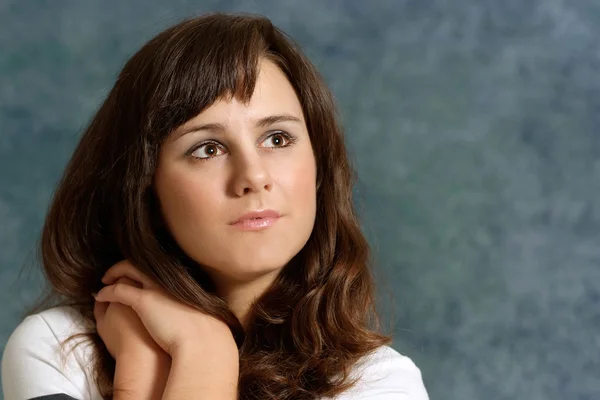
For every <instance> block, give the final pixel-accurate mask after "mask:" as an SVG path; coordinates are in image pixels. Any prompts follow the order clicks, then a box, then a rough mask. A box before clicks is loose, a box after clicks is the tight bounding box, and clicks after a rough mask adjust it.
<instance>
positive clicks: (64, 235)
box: [29, 13, 392, 400]
mask: <svg viewBox="0 0 600 400" xmlns="http://www.w3.org/2000/svg"><path fill="white" fill-rule="evenodd" d="M261 57H265V58H267V59H269V60H271V61H273V62H275V63H276V64H277V65H278V66H279V68H280V69H281V70H282V71H283V72H284V74H285V75H286V76H287V78H288V79H289V81H290V83H291V84H292V86H293V88H294V89H295V91H296V94H297V96H298V98H299V101H300V104H301V106H302V110H303V113H304V116H305V120H306V123H307V128H308V132H309V135H310V140H311V143H312V146H313V151H314V154H315V157H316V162H317V218H316V220H315V225H314V227H313V231H312V233H311V236H310V238H309V240H308V242H307V243H306V245H305V246H304V248H303V249H302V250H301V251H300V252H299V253H298V254H297V255H296V256H295V257H294V258H293V259H292V260H291V261H290V262H289V263H288V264H287V265H285V266H284V267H283V268H282V270H281V271H280V273H279V275H278V277H277V278H276V279H275V281H274V282H273V284H272V285H271V287H270V288H269V289H268V290H267V291H266V292H265V293H264V294H263V295H262V296H261V297H259V298H258V299H256V301H255V302H254V303H253V305H252V307H251V310H250V312H251V319H250V321H251V322H250V325H249V327H248V328H247V331H244V329H243V328H242V325H241V323H240V321H239V320H238V319H237V318H236V317H235V315H234V314H233V313H232V312H231V310H230V309H229V308H228V306H227V303H226V302H225V300H224V299H222V298H220V297H219V296H218V295H217V294H216V290H215V287H214V285H213V283H212V282H211V279H210V278H209V276H208V274H207V273H206V272H204V270H203V269H202V266H201V265H199V264H197V263H196V262H195V261H194V260H192V259H191V258H190V257H188V256H187V255H186V254H185V253H184V252H183V250H182V249H181V248H180V247H179V246H178V245H177V243H176V242H175V240H174V239H173V237H172V236H171V235H170V233H169V232H168V231H166V228H165V225H164V223H162V222H161V221H162V220H161V218H162V217H161V215H160V212H159V207H158V206H157V204H158V203H157V198H156V195H155V192H154V189H153V185H152V183H153V177H154V173H155V169H156V164H157V155H158V152H159V149H160V146H161V144H162V142H163V140H165V138H166V137H167V136H168V135H169V134H170V132H172V131H173V130H174V129H175V128H177V127H178V126H180V125H181V124H183V123H185V122H186V121H188V120H190V119H191V118H193V117H194V116H196V115H197V114H198V113H200V112H201V111H203V110H204V109H206V108H207V107H209V106H210V105H211V104H213V103H214V102H215V101H217V100H218V99H220V98H222V97H223V96H235V97H236V98H237V99H239V100H240V101H243V102H248V101H249V100H250V98H251V96H252V94H253V92H254V86H255V83H256V80H257V74H258V71H257V70H258V65H259V61H260V59H261ZM354 181H355V174H354V172H353V170H352V168H351V165H350V162H349V159H348V155H347V152H346V147H345V144H344V138H343V134H342V129H341V127H340V124H339V122H338V118H337V115H336V108H335V105H334V101H333V98H332V95H331V93H330V92H329V90H328V89H327V87H326V85H325V84H324V81H323V79H322V77H321V76H320V75H319V73H318V72H317V70H316V69H315V67H314V66H313V64H311V62H310V61H309V60H308V59H307V58H306V56H305V55H303V53H302V51H301V50H300V49H299V47H298V46H297V45H296V44H295V43H294V42H293V40H292V39H290V38H289V37H288V36H287V35H286V34H285V33H284V32H282V31H281V30H280V29H278V28H277V27H275V26H274V25H273V24H272V23H271V22H270V21H269V20H268V19H267V18H265V17H262V16H256V15H246V14H221V13H217V14H208V15H203V16H198V17H194V18H190V19H187V20H184V21H182V22H180V23H178V24H176V25H174V26H172V27H170V28H168V29H166V30H164V31H162V32H161V33H159V34H158V35H157V36H155V37H154V38H153V39H151V40H150V41H149V42H147V43H146V44H145V45H144V46H143V47H142V48H141V49H140V50H139V51H138V52H136V53H135V54H134V55H133V56H132V57H131V58H130V59H129V60H128V61H127V62H126V63H125V66H124V67H123V69H122V71H121V72H120V74H119V76H118V78H117V79H116V82H115V85H114V86H113V88H112V89H111V91H110V92H109V94H108V95H107V97H106V99H105V101H104V102H103V103H102V104H101V106H100V108H99V110H98V111H97V113H96V114H95V116H94V117H93V118H92V120H91V122H90V123H89V126H88V127H87V129H86V130H85V132H84V134H83V136H82V137H81V139H80V142H79V143H78V145H77V147H76V149H75V151H74V153H73V155H72V158H71V160H70V161H69V163H68V165H67V168H66V170H65V172H64V174H63V176H62V178H61V180H60V182H59V184H58V187H57V189H56V191H55V193H54V196H53V199H52V202H51V205H50V208H49V210H48V213H47V216H46V220H45V223H44V226H43V230H42V234H41V238H40V246H39V252H40V258H41V264H42V268H43V272H44V275H45V277H46V282H47V283H48V288H49V292H48V294H47V296H45V297H42V298H40V301H39V303H38V304H37V305H36V306H34V307H32V308H31V309H30V311H29V313H30V314H32V313H34V312H38V311H39V310H41V309H43V308H48V307H49V304H50V303H51V302H52V304H53V306H56V305H68V306H71V307H73V308H74V309H76V310H77V311H78V312H79V314H81V315H82V316H83V320H84V321H85V322H86V326H87V327H89V331H86V332H83V333H81V334H78V335H74V336H72V337H70V338H69V339H67V341H70V340H72V339H74V338H75V337H77V336H81V335H83V336H84V337H85V338H87V339H88V341H89V342H91V344H92V348H93V355H94V356H93V359H92V360H91V362H92V364H93V371H94V379H95V383H96V385H97V387H98V389H99V391H100V393H101V394H102V395H103V396H104V397H105V398H110V397H111V396H112V390H113V386H112V380H113V376H114V370H115V361H114V360H113V359H112V357H111V356H110V354H109V353H108V351H107V349H106V347H105V346H104V343H103V342H102V340H101V339H100V337H99V336H98V334H97V333H96V330H95V320H94V316H93V304H94V300H93V298H92V296H91V295H90V293H92V292H96V291H98V290H99V289H100V288H101V287H102V282H101V281H100V279H101V277H102V276H103V274H104V272H105V271H106V270H107V269H108V268H110V267H111V266H112V265H113V264H115V263H116V262H118V261H120V260H122V259H125V258H126V259H129V260H130V261H131V262H132V263H133V264H134V265H136V266H137V267H138V268H139V269H140V270H141V271H142V272H143V273H145V274H147V275H148V276H149V277H151V278H153V279H154V280H155V281H156V282H157V283H158V284H159V285H161V286H162V287H164V288H165V289H166V290H167V291H168V292H169V293H171V294H172V295H173V296H174V297H176V298H177V299H179V300H180V301H182V302H184V303H186V304H189V305H191V306H194V307H196V308H197V309H198V310H200V311H202V312H204V313H207V314H209V315H212V316H214V317H216V318H219V319H220V320H222V321H223V322H225V323H226V324H227V325H228V326H229V327H230V329H231V331H232V333H233V335H234V338H235V340H236V343H237V345H238V349H239V355H240V370H239V381H238V390H239V399H267V398H269V399H281V400H284V399H315V398H320V397H322V396H332V397H333V396H335V395H337V394H339V393H342V392H344V391H346V390H347V389H349V388H350V387H352V386H353V385H355V384H356V382H357V379H356V378H355V379H351V375H350V371H351V369H352V366H353V365H354V364H355V363H356V362H357V361H358V360H359V359H360V358H362V357H363V356H366V355H368V354H369V353H371V352H373V351H374V350H375V349H377V348H379V347H380V346H382V345H388V344H390V343H391V342H392V339H391V336H390V335H384V334H383V333H381V332H380V331H381V328H380V318H379V316H378V313H377V310H376V307H375V286H374V277H373V275H372V271H371V264H372V260H371V258H370V257H371V256H370V251H369V246H368V243H367V241H366V239H365V237H364V235H363V233H362V231H361V228H360V225H359V222H358V217H357V215H356V212H355V210H354V206H353V201H352V187H353V185H354ZM67 341H65V342H63V345H64V344H66V342H67Z"/></svg>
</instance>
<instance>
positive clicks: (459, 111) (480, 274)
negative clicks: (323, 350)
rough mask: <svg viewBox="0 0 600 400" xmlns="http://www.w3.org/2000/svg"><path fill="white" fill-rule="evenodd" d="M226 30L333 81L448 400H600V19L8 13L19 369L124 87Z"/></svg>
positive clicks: (529, 8) (389, 252)
mask: <svg viewBox="0 0 600 400" xmlns="http://www.w3.org/2000/svg"><path fill="white" fill-rule="evenodd" d="M242 5H243V6H242ZM215 10H219V11H232V10H235V11H250V12H260V13H264V14H266V15H267V16H269V17H270V18H272V19H273V21H274V22H275V23H276V24H278V25H279V26H281V27H282V28H283V29H284V30H286V31H288V32H289V33H290V34H291V35H292V36H294V37H295V38H296V39H297V40H298V41H299V42H300V43H301V44H302V45H303V46H304V48H305V49H306V51H307V53H308V54H309V56H310V57H311V58H312V59H313V60H314V62H315V63H316V64H317V65H318V66H319V68H320V69H321V70H322V72H323V73H324V75H325V76H326V78H327V81H328V82H329V84H330V85H331V88H332V89H333V91H334V93H335V95H336V97H337V99H338V101H339V104H340V108H341V111H342V115H343V118H344V123H345V127H346V131H347V135H348V144H349V148H350V151H351V153H352V156H353V158H354V160H355V165H356V169H357V170H358V173H359V184H358V187H357V190H356V201H357V203H358V205H359V207H360V210H361V216H362V220H363V222H364V227H365V230H366V232H367V233H368V236H369V240H370V242H371V243H372V244H373V248H374V250H375V252H376V254H377V260H378V267H379V273H378V276H379V279H380V281H381V283H382V285H381V290H382V291H386V290H387V291H391V292H392V293H393V296H394V299H395V301H394V303H395V305H394V313H393V316H394V318H395V338H396V342H395V344H394V347H395V348H396V349H398V350H399V351H402V352H404V353H406V354H408V355H409V356H411V357H412V358H413V359H414V360H415V362H416V363H417V364H418V365H419V366H420V367H421V369H422V372H423V375H424V379H425V383H426V385H427V387H428V389H429V391H430V394H431V396H432V398H433V399H461V400H463V399H464V400H469V399H489V400H500V399H532V400H537V399H540V400H541V399H544V400H545V399H561V400H562V399H592V398H600V378H599V375H600V361H599V360H600V357H599V356H598V353H599V351H600V341H599V340H598V333H597V332H598V330H599V329H600V311H599V310H600V287H599V283H600V269H599V267H600V266H599V264H600V246H599V245H600V237H599V234H598V232H599V231H598V228H599V225H600V209H599V200H600V162H599V161H598V158H599V156H600V131H599V128H600V126H599V125H600V124H599V123H600V79H598V72H599V71H600V44H599V43H600V42H599V41H598V37H600V3H598V2H597V1H595V0H573V1H569V2H567V1H563V0H526V1H523V0H518V1H517V0H503V1H498V0H454V1H452V2H450V1H444V0H387V1H383V0H381V1H369V2H367V1H361V0H336V1H325V2H322V1H319V0H308V1H307V0H303V1H287V2H279V1H274V0H273V1H252V2H248V1H244V2H243V1H241V0H239V1H233V0H231V1H225V0H223V1H212V2H211V1H187V2H186V1H182V0H179V1H173V0H171V1H158V0H129V1H125V2H123V1H120V0H110V1H107V0H94V1H92V0H69V1H67V0H60V1H59V0H53V1H52V2H50V1H32V0H30V1H23V0H21V1H18V0H16V1H10V0H8V2H7V0H0V182H1V185H0V249H1V251H0V304H2V307H1V308H0V349H1V348H2V347H3V346H4V343H5V342H6V339H7V338H8V335H9V334H10V332H11V331H12V329H14V327H15V325H16V324H17V316H18V315H19V313H20V312H21V311H22V308H23V305H24V304H27V303H28V302H29V301H31V299H33V296H34V295H36V294H37V290H38V284H37V282H38V280H39V277H38V276H37V275H36V273H35V272H31V271H30V269H29V267H28V266H29V265H33V264H34V262H35V258H34V253H33V246H34V245H35V241H36V240H37V237H38V235H39V231H40V227H41V224H42V221H43V218H44V214H45V211H46V207H47V204H48V200H49V198H50V195H51V193H52V190H53V188H54V185H55V184H56V181H57V179H58V178H59V176H60V174H61V171H62V168H63V167H64V165H65V163H66V162H67V160H68V158H69V155H70V153H71V151H72V150H73V148H74V145H75V143H76V141H77V138H78V137H79V135H80V133H81V131H82V129H83V127H84V126H85V124H86V122H87V121H88V120H89V118H90V116H91V115H92V113H93V112H94V110H95V109H96V107H97V106H98V104H99V102H100V101H101V100H102V99H103V98H104V96H105V95H106V94H107V91H108V90H109V88H110V87H111V85H112V84H113V82H114V79H115V76H116V74H117V72H118V70H119V68H120V67H121V66H122V65H123V63H124V61H125V60H126V59H127V58H128V57H129V56H130V55H131V54H132V53H133V52H134V51H135V50H136V49H137V48H138V47H139V46H141V45H142V44H143V43H144V42H145V41H146V40H148V39H149V38H150V37H151V36H152V35H154V34H155V33H157V32H158V31H159V30H161V29H163V28H164V27H166V26H168V25H171V24H172V23H175V22H177V21H178V19H179V18H180V17H183V16H187V15H190V14H196V13H199V12H202V11H215ZM21 270H24V271H30V272H27V273H24V274H22V275H20V276H19V275H18V274H19V271H21ZM33 271H35V270H33ZM384 283H385V285H384ZM385 310H386V312H385V315H386V316H391V315H392V313H391V310H392V308H391V306H389V305H386V307H385Z"/></svg>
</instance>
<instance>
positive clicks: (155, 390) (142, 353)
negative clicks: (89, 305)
mask: <svg viewBox="0 0 600 400" xmlns="http://www.w3.org/2000/svg"><path fill="white" fill-rule="evenodd" d="M116 282H118V283H120V284H124V285H130V286H132V287H141V284H140V283H138V282H135V281H133V280H131V279H129V278H127V277H121V278H119V279H118V280H117V281H116ZM94 317H95V318H96V330H97V331H98V334H99V335H100V338H101V339H102V341H103V342H104V344H105V345H106V348H107V349H108V352H109V353H110V354H111V356H112V357H113V358H114V359H115V360H116V370H115V376H114V381H113V383H114V389H113V390H114V397H113V398H114V399H127V398H131V399H157V400H158V399H161V398H162V396H163V393H164V390H165V386H166V383H167V379H168V376H169V371H170V369H171V358H170V357H169V355H168V354H167V353H166V352H164V351H163V350H162V349H161V348H160V347H159V346H158V345H157V344H156V342H154V340H153V339H152V337H151V336H150V334H149V333H148V331H147V330H146V328H145V327H144V324H142V321H141V320H140V318H139V317H138V316H137V314H136V313H135V311H133V309H132V308H131V307H129V306H126V305H123V304H120V303H100V302H96V304H95V305H94Z"/></svg>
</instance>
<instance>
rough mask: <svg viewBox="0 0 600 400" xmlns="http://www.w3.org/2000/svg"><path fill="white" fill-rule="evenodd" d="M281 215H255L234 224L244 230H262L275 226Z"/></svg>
mask: <svg viewBox="0 0 600 400" xmlns="http://www.w3.org/2000/svg"><path fill="white" fill-rule="evenodd" d="M279 218H280V217H254V218H247V219H244V220H241V221H238V222H236V223H234V224H232V226H233V227H234V228H237V229H241V230H243V231H260V230H263V229H267V228H269V227H271V226H273V225H274V224H275V223H276V222H277V221H278V220H279Z"/></svg>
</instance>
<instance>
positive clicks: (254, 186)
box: [94, 60, 316, 399]
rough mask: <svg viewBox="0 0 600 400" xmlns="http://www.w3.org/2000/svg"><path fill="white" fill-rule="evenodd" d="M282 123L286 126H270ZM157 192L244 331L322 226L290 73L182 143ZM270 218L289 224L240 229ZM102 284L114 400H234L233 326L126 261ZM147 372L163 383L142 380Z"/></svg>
mask: <svg viewBox="0 0 600 400" xmlns="http://www.w3.org/2000/svg"><path fill="white" fill-rule="evenodd" d="M273 116H285V117H286V118H284V120H276V121H275V120H273V118H271V120H267V121H265V120H264V119H265V118H267V117H273ZM261 120H263V123H262V124H260V123H259V121H261ZM286 134H287V135H286ZM288 135H289V136H288ZM207 140H211V144H208V145H203V146H201V147H198V145H201V144H203V143H205V142H206V141H207ZM154 189H155V192H156V194H157V197H158V199H159V202H160V205H161V210H162V213H163V217H164V220H165V223H166V225H167V227H168V229H169V230H170V231H171V233H172V234H173V236H174V238H175V240H176V241H177V242H178V244H179V245H180V246H181V248H182V249H183V250H184V251H185V252H186V253H187V254H188V255H189V256H190V257H192V258H193V259H194V260H195V261H196V262H198V263H199V264H200V265H202V266H203V268H205V269H206V271H207V272H208V273H209V275H210V276H211V278H212V279H213V280H214V282H215V285H216V287H217V289H218V293H219V295H221V296H223V297H224V298H225V299H226V300H227V302H228V304H229V306H230V308H231V310H232V311H233V312H234V314H235V315H236V316H237V317H238V319H239V320H240V321H241V322H242V325H244V326H246V324H247V321H246V316H247V314H248V308H249V307H250V306H251V304H252V301H253V300H254V299H255V298H256V297H258V296H259V295H260V294H261V293H263V292H264V291H265V290H266V289H267V288H268V286H269V285H270V284H271V283H272V282H273V280H274V279H275V277H276V276H277V274H278V273H279V272H280V271H281V269H282V268H283V267H284V266H285V265H286V264H287V263H288V262H289V261H290V260H291V259H292V258H293V257H294V256H295V255H296V254H297V253H298V252H299V251H300V250H301V249H302V247H303V246H304V245H305V244H306V242H307V241H308V238H309V237H310V234H311V232H312V229H313V225H314V219H315V215H316V162H315V157H314V154H313V151H312V146H311V143H310V138H309V135H308V131H307V128H306V123H305V120H304V116H303V113H302V108H301V106H300V103H299V101H298V98H297V96H296V94H295V92H294V90H293V88H292V86H291V85H290V83H289V82H288V81H287V79H286V77H285V75H284V74H283V72H282V71H281V70H279V68H278V67H277V66H276V65H275V64H273V63H272V62H270V61H268V60H262V61H261V62H260V73H259V76H258V80H257V83H256V88H255V91H254V94H253V96H252V98H251V100H250V102H249V103H248V104H243V103H241V102H240V101H238V100H237V99H235V98H232V99H229V98H223V99H220V100H218V101H217V102H215V103H214V104H213V105H211V106H210V107H209V108H207V109H206V110H204V111H203V112H201V113H200V114H198V115H197V116H196V117H194V118H192V119H191V120H189V121H187V122H186V123H185V124H183V125H182V126H180V127H179V128H177V129H176V130H175V131H174V132H172V134H171V135H170V136H169V137H168V138H167V140H166V141H165V143H164V144H163V146H162V148H161V151H160V154H159V160H158V167H157V171H156V174H155V181H154ZM261 209H273V210H275V211H277V212H279V213H280V214H281V217H280V218H279V219H278V220H277V222H276V223H275V224H274V225H273V226H271V227H270V228H268V229H265V230H261V231H241V230H239V229H237V228H236V227H234V226H232V225H231V223H232V222H233V221H234V220H236V219H237V218H239V217H240V216H241V215H242V214H244V213H246V212H248V211H254V210H261ZM123 278H127V279H123ZM103 282H104V283H105V284H107V286H106V287H104V288H103V289H102V290H101V291H100V292H99V293H98V295H97V296H96V307H95V310H94V311H95V315H96V320H97V327H98V332H99V334H100V336H101V337H102V339H103V341H104V342H105V344H106V345H107V347H108V348H109V351H111V354H113V357H115V359H116V361H117V371H116V374H115V387H116V389H117V391H116V393H115V399H127V398H154V397H152V396H158V397H156V398H159V397H160V392H161V390H162V388H156V386H157V384H156V383H155V382H157V381H158V382H164V381H166V385H165V388H164V397H162V398H165V399H169V398H178V399H184V398H194V399H200V398H222V399H227V398H235V396H236V385H237V378H238V373H239V359H238V354H237V347H236V345H235V342H234V340H233V337H232V335H231V332H230V330H229V328H228V327H227V326H226V325H225V324H223V323H222V322H221V321H217V320H214V319H213V318H211V317H208V316H207V315H205V314H203V313H201V312H199V311H197V310H195V309H192V308H190V307H188V306H186V305H183V304H181V303H179V302H178V301H176V300H175V299H173V298H172V297H171V296H170V295H169V294H168V293H165V292H164V291H163V290H162V289H161V288H160V287H159V286H158V285H156V284H155V283H154V282H152V281H151V280H149V279H148V278H147V277H146V276H144V275H142V274H141V273H139V271H138V270H137V269H136V268H135V266H133V265H132V264H131V263H129V262H128V261H126V260H124V261H122V262H120V263H117V264H116V265H115V266H113V267H111V268H110V269H109V271H108V272H107V274H106V275H105V277H104V279H103ZM113 305H115V306H116V305H124V306H126V307H115V308H114V309H111V307H112V306H113ZM131 310H133V311H134V312H135V315H134V313H131V312H130V311H131ZM122 321H129V323H120V322H122ZM111 326H112V327H113V328H110V327H111ZM114 327H116V329H115V328H114ZM150 338H151V340H150ZM152 342H153V343H154V344H156V346H155V345H153V344H152ZM207 344H208V345H207ZM139 363H143V364H145V365H147V367H148V368H149V370H151V371H155V372H156V373H155V374H154V375H152V374H150V376H143V375H142V374H139V373H136V371H139ZM136 365H138V367H137V368H138V369H137V370H136ZM217 365H218V366H219V368H216V366H217ZM165 371H169V372H168V373H167V372H165ZM198 371H204V373H202V374H198ZM188 374H192V375H190V376H188ZM139 375H142V376H139ZM199 376H204V377H205V378H204V379H198V377H199ZM118 382H119V383H120V382H123V383H122V384H119V385H117V383H118ZM159 386H160V385H159ZM148 387H153V389H152V390H151V392H152V394H148Z"/></svg>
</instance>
